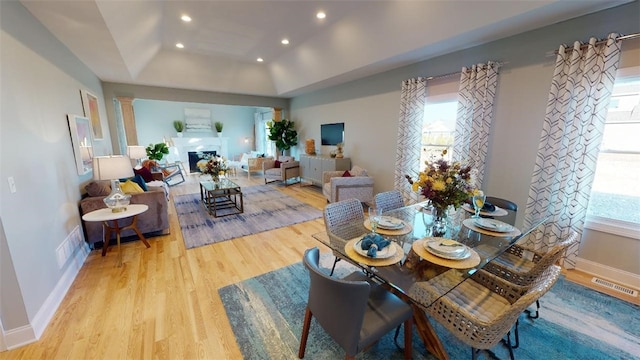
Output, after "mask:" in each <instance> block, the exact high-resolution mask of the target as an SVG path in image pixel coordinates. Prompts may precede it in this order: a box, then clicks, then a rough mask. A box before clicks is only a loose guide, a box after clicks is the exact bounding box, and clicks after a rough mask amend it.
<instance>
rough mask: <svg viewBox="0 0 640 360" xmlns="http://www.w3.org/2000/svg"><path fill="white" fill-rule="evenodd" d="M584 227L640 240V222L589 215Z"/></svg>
mask: <svg viewBox="0 0 640 360" xmlns="http://www.w3.org/2000/svg"><path fill="white" fill-rule="evenodd" d="M584 227H585V228H587V229H589V230H596V231H601V232H604V233H608V234H614V235H619V236H624V237H628V238H631V239H636V240H640V224H636V223H632V222H629V221H621V220H616V219H609V218H605V217H601V216H587V218H586V221H585V223H584Z"/></svg>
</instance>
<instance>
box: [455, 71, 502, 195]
mask: <svg viewBox="0 0 640 360" xmlns="http://www.w3.org/2000/svg"><path fill="white" fill-rule="evenodd" d="M497 84H498V66H497V64H496V63H494V62H488V63H487V64H478V65H473V66H472V67H471V69H468V68H466V67H464V68H462V73H461V76H460V88H459V90H458V115H457V119H456V131H455V135H454V143H453V156H452V158H453V160H455V161H460V162H462V163H466V164H468V165H470V166H471V167H472V168H473V169H476V170H477V171H478V173H477V177H476V184H475V185H476V186H477V187H479V188H480V187H482V180H483V179H484V166H485V159H486V157H487V148H488V143H489V130H490V129H491V120H492V119H493V102H494V98H495V96H496V86H497Z"/></svg>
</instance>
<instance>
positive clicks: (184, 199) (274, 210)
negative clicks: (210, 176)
mask: <svg viewBox="0 0 640 360" xmlns="http://www.w3.org/2000/svg"><path fill="white" fill-rule="evenodd" d="M242 194H243V199H244V213H242V214H236V215H229V216H223V217H218V218H216V217H213V216H212V215H210V214H209V212H208V211H207V210H206V209H205V208H204V206H203V205H202V201H201V200H200V193H196V194H187V195H176V196H174V197H173V201H174V205H175V207H176V212H177V214H178V221H179V222H180V229H181V230H182V237H183V238H184V242H185V246H186V248H187V249H191V248H194V247H198V246H204V245H208V244H213V243H216V242H221V241H225V240H230V239H234V238H237V237H241V236H247V235H251V234H255V233H259V232H263V231H267V230H273V229H277V228H281V227H284V226H289V225H293V224H297V223H301V222H305V221H310V220H314V219H317V218H320V217H321V216H322V211H321V210H318V209H316V208H314V207H313V206H311V205H308V204H305V203H303V202H301V201H299V200H297V199H295V198H293V197H291V196H289V195H287V194H285V193H283V192H281V191H279V190H277V189H275V188H273V187H272V186H269V185H257V186H249V187H243V188H242Z"/></svg>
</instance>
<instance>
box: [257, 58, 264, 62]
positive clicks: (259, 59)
mask: <svg viewBox="0 0 640 360" xmlns="http://www.w3.org/2000/svg"><path fill="white" fill-rule="evenodd" d="M256 61H257V62H263V61H264V59H263V58H257V59H256Z"/></svg>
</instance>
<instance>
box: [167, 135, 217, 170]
mask: <svg viewBox="0 0 640 360" xmlns="http://www.w3.org/2000/svg"><path fill="white" fill-rule="evenodd" d="M171 141H173V146H174V147H175V151H176V154H175V155H176V157H178V158H179V159H180V161H181V162H182V164H183V167H184V168H185V171H187V172H189V167H188V166H186V165H187V164H189V152H190V151H196V152H197V151H215V152H216V154H219V155H221V156H223V157H225V158H227V159H228V158H229V139H228V138H226V137H201V138H195V137H193V138H188V137H180V138H178V137H174V138H171Z"/></svg>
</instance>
